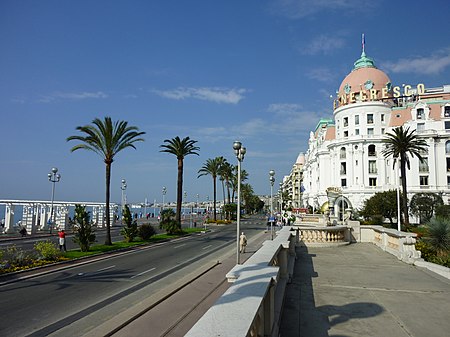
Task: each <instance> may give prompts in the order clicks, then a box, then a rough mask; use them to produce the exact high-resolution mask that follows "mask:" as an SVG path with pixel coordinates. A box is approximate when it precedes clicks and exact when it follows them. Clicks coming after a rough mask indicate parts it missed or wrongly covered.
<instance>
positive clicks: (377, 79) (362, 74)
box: [339, 68, 391, 96]
mask: <svg viewBox="0 0 450 337" xmlns="http://www.w3.org/2000/svg"><path fill="white" fill-rule="evenodd" d="M369 81H371V82H372V87H371V88H370V89H377V90H378V91H381V90H382V89H383V88H385V87H386V85H387V84H388V83H390V82H391V80H390V79H389V77H388V76H387V75H386V74H385V73H384V72H383V71H381V70H379V69H377V68H359V69H355V70H353V71H352V72H351V73H350V74H348V75H347V77H346V78H345V79H344V80H343V81H342V83H341V86H340V87H339V96H340V95H345V94H346V92H345V87H346V86H347V85H348V86H349V88H350V91H360V90H363V91H366V90H368V89H367V88H366V87H365V85H366V83H368V85H370V82H369Z"/></svg>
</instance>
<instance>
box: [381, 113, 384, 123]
mask: <svg viewBox="0 0 450 337" xmlns="http://www.w3.org/2000/svg"><path fill="white" fill-rule="evenodd" d="M381 122H384V114H381Z"/></svg>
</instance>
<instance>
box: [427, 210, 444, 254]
mask: <svg viewBox="0 0 450 337" xmlns="http://www.w3.org/2000/svg"><path fill="white" fill-rule="evenodd" d="M427 227H428V234H427V235H426V237H425V241H426V242H428V243H430V245H431V246H432V247H433V250H434V251H435V252H436V255H437V256H439V257H444V256H446V255H448V253H449V252H450V220H449V219H447V218H442V217H437V218H432V219H431V220H430V221H429V223H428V225H427Z"/></svg>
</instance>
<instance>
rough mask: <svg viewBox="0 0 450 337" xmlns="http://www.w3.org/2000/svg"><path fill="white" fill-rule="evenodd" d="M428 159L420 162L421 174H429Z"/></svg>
mask: <svg viewBox="0 0 450 337" xmlns="http://www.w3.org/2000/svg"><path fill="white" fill-rule="evenodd" d="M428 171H429V168H428V158H423V157H422V160H419V172H428Z"/></svg>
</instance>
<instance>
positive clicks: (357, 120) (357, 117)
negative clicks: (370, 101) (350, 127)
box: [355, 115, 359, 125]
mask: <svg viewBox="0 0 450 337" xmlns="http://www.w3.org/2000/svg"><path fill="white" fill-rule="evenodd" d="M355 125H359V115H356V116H355Z"/></svg>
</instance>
